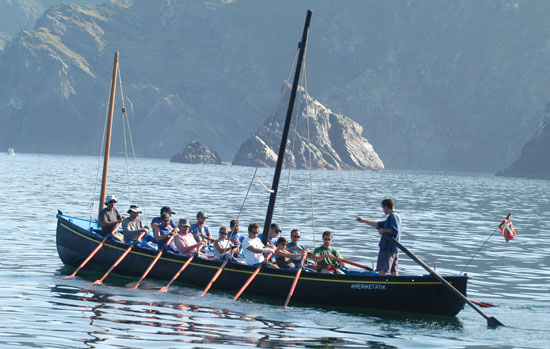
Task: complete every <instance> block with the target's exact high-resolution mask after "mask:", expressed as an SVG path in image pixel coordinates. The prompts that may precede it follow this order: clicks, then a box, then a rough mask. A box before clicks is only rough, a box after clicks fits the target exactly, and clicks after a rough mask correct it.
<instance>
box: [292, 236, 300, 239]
mask: <svg viewBox="0 0 550 349" xmlns="http://www.w3.org/2000/svg"><path fill="white" fill-rule="evenodd" d="M292 238H293V239H294V238H296V239H299V238H300V235H293V236H292Z"/></svg>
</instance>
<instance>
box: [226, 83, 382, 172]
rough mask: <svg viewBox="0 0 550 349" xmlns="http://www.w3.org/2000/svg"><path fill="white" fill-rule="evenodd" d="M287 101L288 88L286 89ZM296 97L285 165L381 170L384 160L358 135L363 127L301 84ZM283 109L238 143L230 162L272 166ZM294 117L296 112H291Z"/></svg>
mask: <svg viewBox="0 0 550 349" xmlns="http://www.w3.org/2000/svg"><path fill="white" fill-rule="evenodd" d="M286 91H287V93H286V94H285V95H286V99H283V103H282V105H283V106H285V108H286V106H287V105H288V95H289V94H290V92H289V91H290V89H286ZM299 94H300V97H299V98H298V99H297V101H296V105H297V106H298V107H297V113H296V115H297V118H298V121H297V122H296V121H294V122H293V123H292V127H291V131H290V136H289V141H288V144H287V148H286V152H285V153H286V154H287V155H286V158H285V166H290V167H292V168H309V164H310V162H311V167H312V168H322V169H330V170H350V169H359V170H373V171H382V170H384V164H383V163H382V160H380V158H379V157H378V154H377V153H376V152H375V151H374V149H373V147H372V145H371V144H370V143H369V142H368V141H367V140H366V139H365V138H363V137H362V133H363V127H361V125H359V124H358V123H356V122H355V121H353V120H351V119H350V118H349V117H346V116H344V115H341V114H337V113H334V112H333V111H331V110H330V109H328V108H326V107H325V106H323V105H322V104H321V103H319V101H317V100H315V99H314V98H312V97H311V96H309V95H308V94H307V93H305V91H304V90H303V88H300V89H299ZM285 117H286V113H280V114H279V115H277V116H276V117H275V119H274V118H269V119H268V120H267V121H266V122H264V124H263V125H262V126H260V128H259V129H258V130H257V131H256V133H255V134H253V135H252V136H251V137H250V138H248V139H247V140H246V141H245V142H244V143H243V144H242V145H241V147H240V149H239V151H238V152H237V155H236V156H235V159H234V160H233V165H244V166H256V165H257V164H260V166H267V167H274V166H275V164H276V163H277V158H278V156H277V154H278V152H279V147H280V143H281V138H282V132H283V123H284V119H285ZM295 117H296V116H295Z"/></svg>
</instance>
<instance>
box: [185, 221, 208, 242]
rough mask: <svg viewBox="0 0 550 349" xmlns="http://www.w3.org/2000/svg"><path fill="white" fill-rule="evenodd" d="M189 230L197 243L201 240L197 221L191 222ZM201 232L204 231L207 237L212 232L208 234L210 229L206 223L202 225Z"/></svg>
mask: <svg viewBox="0 0 550 349" xmlns="http://www.w3.org/2000/svg"><path fill="white" fill-rule="evenodd" d="M189 231H190V232H191V234H193V237H194V238H195V240H196V241H197V243H199V242H201V241H202V240H203V239H202V237H201V236H200V233H201V228H199V226H198V225H197V223H194V224H191V227H190V228H189ZM202 233H204V234H205V235H206V236H208V237H212V234H210V230H209V229H208V227H207V226H206V225H203V226H202Z"/></svg>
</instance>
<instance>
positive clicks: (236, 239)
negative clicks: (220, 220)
mask: <svg viewBox="0 0 550 349" xmlns="http://www.w3.org/2000/svg"><path fill="white" fill-rule="evenodd" d="M240 228H241V225H240V224H239V221H238V220H236V219H232V220H231V222H229V229H230V232H231V233H230V234H229V236H228V238H229V240H231V242H232V243H233V245H235V246H236V245H238V244H240V243H242V242H243V239H244V236H240V235H239V229H240Z"/></svg>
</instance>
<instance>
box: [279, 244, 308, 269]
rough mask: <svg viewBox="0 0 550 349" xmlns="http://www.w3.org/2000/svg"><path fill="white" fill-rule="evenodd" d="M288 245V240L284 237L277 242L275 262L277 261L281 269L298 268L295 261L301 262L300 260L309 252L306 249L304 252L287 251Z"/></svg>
mask: <svg viewBox="0 0 550 349" xmlns="http://www.w3.org/2000/svg"><path fill="white" fill-rule="evenodd" d="M287 244H288V242H287V240H286V239H285V238H284V237H280V238H279V239H278V240H277V243H276V247H277V248H276V249H275V252H274V253H273V255H274V256H275V260H276V261H277V265H278V266H279V268H284V269H291V268H294V267H295V266H296V265H295V264H294V263H293V261H298V262H299V260H300V258H302V256H305V255H306V254H307V250H305V249H304V250H302V252H299V253H292V252H289V251H288V250H287V249H286V247H287Z"/></svg>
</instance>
